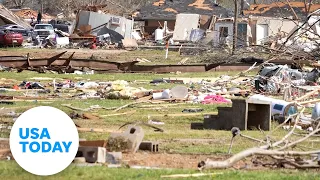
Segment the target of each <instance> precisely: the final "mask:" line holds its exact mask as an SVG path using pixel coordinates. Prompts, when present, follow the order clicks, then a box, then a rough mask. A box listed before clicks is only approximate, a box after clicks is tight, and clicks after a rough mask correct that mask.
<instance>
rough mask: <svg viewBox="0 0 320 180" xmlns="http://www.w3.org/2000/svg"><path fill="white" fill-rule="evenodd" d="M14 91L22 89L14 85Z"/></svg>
mask: <svg viewBox="0 0 320 180" xmlns="http://www.w3.org/2000/svg"><path fill="white" fill-rule="evenodd" d="M12 89H15V90H19V89H20V88H19V86H17V85H14V86H13V88H12Z"/></svg>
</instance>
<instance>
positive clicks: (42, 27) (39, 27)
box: [34, 25, 53, 30]
mask: <svg viewBox="0 0 320 180" xmlns="http://www.w3.org/2000/svg"><path fill="white" fill-rule="evenodd" d="M34 29H47V30H53V28H52V26H51V25H36V26H35V27H34Z"/></svg>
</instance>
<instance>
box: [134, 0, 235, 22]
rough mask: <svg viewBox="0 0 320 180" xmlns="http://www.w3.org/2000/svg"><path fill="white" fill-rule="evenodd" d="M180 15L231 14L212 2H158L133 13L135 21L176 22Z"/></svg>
mask: <svg viewBox="0 0 320 180" xmlns="http://www.w3.org/2000/svg"><path fill="white" fill-rule="evenodd" d="M179 13H189V14H200V15H208V16H212V15H216V16H219V17H220V16H221V17H228V16H229V15H230V12H229V11H228V10H227V9H226V8H224V7H221V6H219V5H217V4H215V3H214V2H213V1H211V0H156V1H154V2H152V3H150V4H148V5H146V6H144V7H142V8H140V9H139V10H138V11H137V12H135V13H133V17H134V18H135V19H141V20H147V19H154V20H161V19H163V20H175V19H176V15H177V14H179Z"/></svg>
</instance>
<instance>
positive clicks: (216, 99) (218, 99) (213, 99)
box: [202, 95, 230, 104]
mask: <svg viewBox="0 0 320 180" xmlns="http://www.w3.org/2000/svg"><path fill="white" fill-rule="evenodd" d="M216 103H230V101H228V100H226V99H225V98H224V97H222V96H220V95H208V96H206V97H205V98H204V101H202V104H216Z"/></svg>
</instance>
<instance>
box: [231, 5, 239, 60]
mask: <svg viewBox="0 0 320 180" xmlns="http://www.w3.org/2000/svg"><path fill="white" fill-rule="evenodd" d="M237 19H238V0H234V20H233V45H232V55H234V53H235V50H236V47H237V38H238V23H237Z"/></svg>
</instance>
